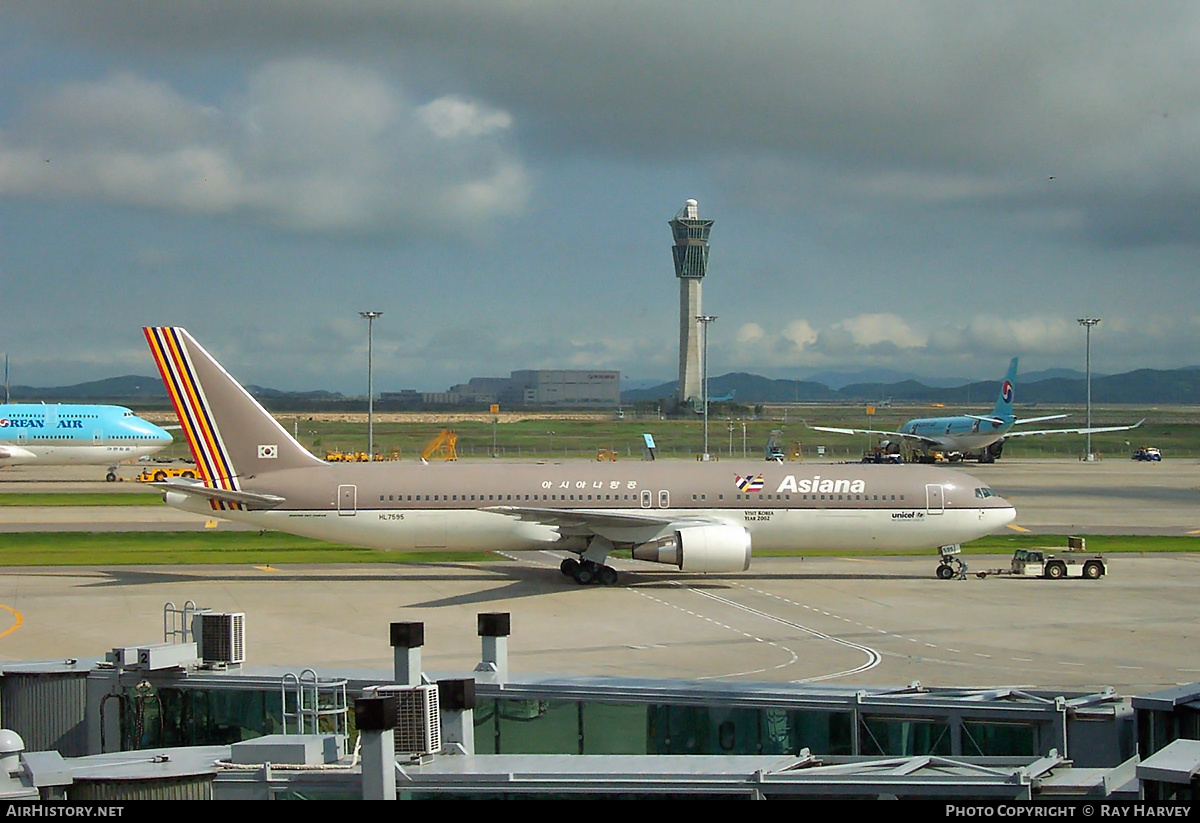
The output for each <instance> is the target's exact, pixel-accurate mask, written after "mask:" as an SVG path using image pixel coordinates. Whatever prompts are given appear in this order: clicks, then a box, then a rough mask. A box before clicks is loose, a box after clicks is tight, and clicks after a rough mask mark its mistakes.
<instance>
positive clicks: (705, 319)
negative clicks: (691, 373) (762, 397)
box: [696, 314, 717, 460]
mask: <svg viewBox="0 0 1200 823" xmlns="http://www.w3.org/2000/svg"><path fill="white" fill-rule="evenodd" d="M716 319H717V316H716V315H715V314H700V315H697V316H696V322H697V323H699V324H700V338H701V339H700V355H701V356H700V364H701V368H700V372H701V374H702V375H703V376H704V380H703V383H704V388H703V392H704V400H703V402H704V456H703V457H701V458H700V459H701V460H709V459H710V455H709V453H708V325H709V324H710V323H712V322H713V321H714V320H716Z"/></svg>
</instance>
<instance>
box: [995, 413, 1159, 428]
mask: <svg viewBox="0 0 1200 823" xmlns="http://www.w3.org/2000/svg"><path fill="white" fill-rule="evenodd" d="M1064 417H1070V415H1067V414H1048V415H1046V416H1045V417H1027V418H1025V419H1024V420H1014V421H1013V425H1014V426H1020V425H1021V424H1022V423H1044V422H1046V421H1047V420H1062V419H1063V418H1064ZM1139 425H1140V424H1139Z"/></svg>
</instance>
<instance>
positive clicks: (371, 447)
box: [358, 311, 383, 460]
mask: <svg viewBox="0 0 1200 823" xmlns="http://www.w3.org/2000/svg"><path fill="white" fill-rule="evenodd" d="M381 314H383V312H381V311H360V312H359V313H358V316H359V317H362V318H364V319H365V320H366V321H367V459H368V460H374V459H375V383H374V374H373V372H372V368H373V364H372V354H373V351H372V349H373V348H374V340H373V332H374V326H375V318H376V317H379V316H380V315H381Z"/></svg>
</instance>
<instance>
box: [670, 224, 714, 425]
mask: <svg viewBox="0 0 1200 823" xmlns="http://www.w3.org/2000/svg"><path fill="white" fill-rule="evenodd" d="M712 225H713V221H712V220H701V219H700V210H699V208H698V205H697V203H696V201H695V200H688V201H687V203H685V204H684V206H683V208H682V209H680V210H679V213H678V214H676V215H675V219H674V220H672V221H671V234H672V235H673V236H674V238H675V246H674V248H672V249H671V252H672V254H673V255H674V257H675V276H676V277H678V278H679V397H678V400H679V405H680V407H682V406H683V405H684V404H686V403H688V402H690V401H692V400H700V401H701V402H703V396H704V388H703V386H702V385H701V383H702V377H703V376H702V375H701V373H700V369H701V363H700V355H701V352H700V344H701V340H700V324H699V323H697V322H696V318H697V317H699V316H700V315H702V314H703V313H704V312H703V311H702V307H701V305H700V303H701V301H700V285H701V284H700V281H701V280H703V279H704V273H705V270H706V269H707V268H708V233H709V232H710V231H712Z"/></svg>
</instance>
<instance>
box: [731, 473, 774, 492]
mask: <svg viewBox="0 0 1200 823" xmlns="http://www.w3.org/2000/svg"><path fill="white" fill-rule="evenodd" d="M765 482H766V481H764V480H763V476H762V475H761V474H760V475H759V476H758V477H742V476H741V475H738V474H735V475H734V481H733V485H735V486H737V487H738V488H739V489H741V490H742V491H744V492H760V491H762V490H763V484H764V483H765Z"/></svg>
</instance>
